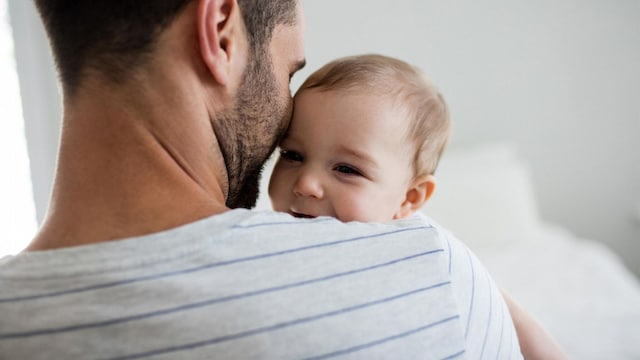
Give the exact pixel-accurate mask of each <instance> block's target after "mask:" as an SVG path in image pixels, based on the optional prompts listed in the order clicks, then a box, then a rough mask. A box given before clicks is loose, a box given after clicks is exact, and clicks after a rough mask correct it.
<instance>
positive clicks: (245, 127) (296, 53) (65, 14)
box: [36, 0, 304, 207]
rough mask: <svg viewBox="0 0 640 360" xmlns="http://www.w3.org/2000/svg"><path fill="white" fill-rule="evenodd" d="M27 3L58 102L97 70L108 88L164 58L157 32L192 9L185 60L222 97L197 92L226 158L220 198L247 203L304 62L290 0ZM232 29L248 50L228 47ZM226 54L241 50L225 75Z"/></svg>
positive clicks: (297, 13)
mask: <svg viewBox="0 0 640 360" xmlns="http://www.w3.org/2000/svg"><path fill="white" fill-rule="evenodd" d="M36 4H37V7H38V10H39V12H40V14H41V17H42V18H43V21H44V24H45V27H46V29H47V32H48V34H49V38H50V41H51V45H52V48H53V52H54V57H55V59H56V64H57V66H58V69H59V73H60V79H61V82H62V85H63V89H64V93H65V101H68V100H70V99H71V100H73V99H74V97H75V96H76V94H78V93H81V92H82V91H83V86H84V85H85V84H86V83H87V80H88V79H91V78H96V77H97V78H99V79H100V80H101V81H103V82H106V83H108V84H109V85H112V86H113V87H114V88H117V87H118V86H120V85H122V84H125V83H126V82H127V81H131V79H132V78H133V77H134V76H135V75H136V73H137V72H139V71H144V69H145V68H147V67H149V66H150V65H151V64H153V63H154V62H155V61H158V57H159V56H165V57H167V56H171V54H169V55H167V52H165V53H163V55H160V54H159V53H158V51H157V49H158V48H160V47H161V43H162V42H163V41H164V40H163V35H164V34H165V33H166V32H167V29H168V28H170V27H171V26H172V24H173V23H174V22H175V20H176V19H177V18H179V17H180V16H182V15H183V14H184V13H185V11H190V12H192V13H193V14H190V15H193V18H194V19H196V21H194V26H193V29H191V30H192V32H193V40H194V41H193V43H194V44H197V45H195V46H194V47H198V49H196V50H195V51H193V54H194V59H193V61H192V62H193V63H194V64H197V65H194V67H196V66H198V70H197V71H199V73H198V74H199V76H201V78H202V83H203V86H202V88H203V89H204V88H206V87H207V86H209V88H210V87H211V86H210V84H214V86H217V87H218V88H224V89H223V90H222V91H221V92H220V93H221V94H223V95H224V94H225V92H226V93H228V94H229V96H230V98H231V100H230V101H228V102H227V103H225V104H224V106H221V105H220V103H221V101H219V100H218V99H216V100H211V99H210V98H211V97H212V94H213V92H209V91H203V92H202V93H203V94H204V97H207V96H209V99H206V100H207V101H209V102H210V103H214V102H216V104H215V105H211V104H207V106H208V109H207V111H208V112H209V120H210V122H211V128H212V130H213V132H214V133H215V135H216V138H217V141H218V146H219V148H220V153H221V154H222V156H223V158H224V161H225V166H226V173H227V174H226V175H227V181H228V184H224V185H225V186H226V189H225V190H226V197H227V198H226V200H227V201H226V202H227V206H229V207H250V206H253V205H254V203H255V199H256V198H257V189H258V186H257V181H258V179H259V176H260V171H261V168H262V165H263V163H264V161H265V160H266V159H267V157H268V155H269V154H270V152H271V151H272V150H273V148H274V147H275V144H276V142H277V140H278V138H279V137H281V135H282V133H283V132H284V130H285V129H286V127H287V125H288V122H289V118H290V113H291V103H292V99H291V95H290V91H289V80H290V77H291V75H292V74H293V73H294V72H295V71H296V70H298V69H299V67H301V66H302V64H303V60H304V54H303V45H302V32H303V30H302V13H301V9H300V6H301V5H300V3H299V0H269V1H262V0H154V1H128V0H110V1H104V0H99V1H93V0H36ZM188 35H189V36H190V35H191V34H188ZM239 37H243V39H242V40H243V42H244V43H246V47H247V48H248V50H247V51H246V52H245V53H243V52H242V51H239V49H242V47H243V46H244V45H240V46H237V43H239V41H236V40H237V39H239ZM232 57H233V58H234V59H237V58H242V59H240V60H239V61H236V60H233V61H236V64H241V65H242V69H243V71H242V72H241V73H238V72H229V71H227V72H226V73H225V71H226V70H227V67H229V65H228V63H230V62H231V61H232ZM160 61H161V60H160ZM188 63H189V64H191V61H190V62H188ZM236 67H237V66H236ZM202 69H205V70H204V72H205V74H204V75H201V73H202V71H201V70H202ZM228 76H235V78H228ZM232 85H233V86H232ZM225 87H226V88H225ZM215 94H218V93H215Z"/></svg>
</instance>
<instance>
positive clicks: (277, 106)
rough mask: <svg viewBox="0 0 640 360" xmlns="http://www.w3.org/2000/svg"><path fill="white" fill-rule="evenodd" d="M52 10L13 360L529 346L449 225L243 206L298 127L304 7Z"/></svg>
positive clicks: (11, 341) (4, 290) (16, 287)
mask: <svg viewBox="0 0 640 360" xmlns="http://www.w3.org/2000/svg"><path fill="white" fill-rule="evenodd" d="M37 5H38V9H39V11H40V13H41V16H42V18H43V20H44V23H45V26H46V29H47V31H48V33H49V37H50V39H51V44H52V47H53V51H54V54H55V57H56V62H57V65H58V69H59V72H60V77H61V82H62V86H63V90H64V108H65V110H64V125H63V132H62V141H61V147H60V153H59V160H58V169H57V174H56V181H55V185H54V190H53V194H52V198H51V206H50V209H49V212H48V214H47V217H46V220H45V222H44V224H43V226H42V228H41V229H40V231H39V233H38V234H37V236H36V237H35V239H34V240H33V241H32V243H31V244H30V245H29V247H28V249H27V251H26V252H24V253H22V254H20V255H18V256H15V257H11V258H8V259H4V260H3V261H2V262H0V314H2V316H1V317H0V357H2V358H5V357H8V358H20V359H22V358H25V359H26V358H28V359H39V358H47V359H50V358H53V359H60V358H64V359H69V358H117V359H132V358H146V357H154V358H223V359H227V358H328V357H334V356H340V355H349V356H353V357H359V358H360V357H361V358H371V357H377V358H415V357H420V358H423V357H426V358H454V357H465V356H466V357H469V358H477V357H482V356H490V357H498V356H500V357H502V358H519V357H520V353H519V348H518V342H517V338H516V336H515V333H514V330H513V323H512V322H511V318H510V316H509V313H508V311H507V308H506V307H505V305H504V302H503V300H502V297H501V296H500V293H499V291H497V290H496V289H495V286H494V284H493V281H492V280H491V279H490V277H489V276H488V275H487V273H486V271H485V270H484V269H483V268H482V266H481V265H479V263H478V262H477V261H476V260H475V257H473V256H472V255H471V254H470V252H469V251H468V250H467V249H466V248H465V247H464V246H463V245H462V244H460V243H459V242H458V241H457V240H455V239H453V238H452V237H450V236H448V235H447V233H446V232H445V231H444V230H442V229H440V228H439V227H437V226H436V225H433V224H427V223H425V222H424V221H422V220H409V221H404V222H400V221H399V222H397V223H394V224H387V225H383V224H377V225H376V224H359V223H351V224H342V223H339V222H337V221H335V220H332V219H329V218H319V219H295V218H293V217H290V216H289V215H286V214H276V213H268V212H267V213H254V212H251V211H248V210H244V209H237V210H230V209H233V208H242V207H251V206H252V205H253V204H254V203H255V200H256V198H257V189H258V187H257V183H258V180H259V177H260V171H261V167H262V165H263V163H264V161H265V160H266V159H267V157H268V155H269V154H270V153H271V152H272V150H273V149H274V146H275V144H276V143H277V140H278V139H279V138H280V136H281V135H282V134H283V132H284V131H285V129H286V128H287V125H288V121H289V117H290V114H291V95H290V92H289V80H290V78H291V76H292V75H293V74H294V73H295V72H296V71H297V70H298V69H299V68H300V67H302V66H303V65H304V51H303V40H302V34H303V18H302V9H301V5H300V4H299V3H298V2H297V1H295V0H270V1H260V0H163V1H160V0H156V1H148V2H147V1H144V2H142V1H87V0H37Z"/></svg>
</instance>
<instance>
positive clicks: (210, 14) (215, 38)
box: [198, 0, 246, 85]
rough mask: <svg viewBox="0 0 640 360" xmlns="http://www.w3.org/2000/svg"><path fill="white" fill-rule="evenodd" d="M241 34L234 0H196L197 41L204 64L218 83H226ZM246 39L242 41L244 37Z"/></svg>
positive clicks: (242, 29) (240, 18)
mask: <svg viewBox="0 0 640 360" xmlns="http://www.w3.org/2000/svg"><path fill="white" fill-rule="evenodd" d="M242 37H245V39H246V34H245V32H244V23H243V21H242V17H241V16H240V9H239V7H238V2H237V0H199V3H198V40H199V43H200V53H201V56H202V60H203V61H204V64H205V65H206V67H207V68H208V69H209V71H210V72H211V75H212V76H213V77H214V78H215V80H216V81H217V82H218V83H219V84H221V85H228V84H229V81H230V79H231V74H232V73H233V72H234V69H233V67H234V65H235V62H236V61H238V60H241V61H242V63H243V66H244V62H245V61H246V59H240V58H239V57H241V56H240V55H239V54H238V52H239V51H238V50H239V46H240V41H241V40H242ZM245 41H246V40H245Z"/></svg>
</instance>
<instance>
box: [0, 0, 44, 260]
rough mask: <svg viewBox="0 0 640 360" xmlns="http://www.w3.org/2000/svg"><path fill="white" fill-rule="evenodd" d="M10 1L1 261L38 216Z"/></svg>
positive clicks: (3, 49)
mask: <svg viewBox="0 0 640 360" xmlns="http://www.w3.org/2000/svg"><path fill="white" fill-rule="evenodd" d="M7 6H8V5H7V0H0V79H2V80H0V166H2V174H1V175H0V258H1V257H3V256H4V255H7V254H16V253H18V252H20V251H21V250H22V249H23V248H24V247H25V246H27V244H28V243H29V241H30V240H31V238H32V237H33V236H34V235H35V232H36V229H37V224H36V213H35V204H34V201H33V191H32V187H31V174H30V171H29V157H28V153H27V143H26V138H25V131H24V121H23V117H22V103H21V100H20V88H19V84H18V76H17V73H16V64H15V56H14V48H13V37H12V36H11V27H10V25H9V15H8V7H7Z"/></svg>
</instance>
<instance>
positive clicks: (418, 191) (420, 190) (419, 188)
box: [393, 175, 436, 219]
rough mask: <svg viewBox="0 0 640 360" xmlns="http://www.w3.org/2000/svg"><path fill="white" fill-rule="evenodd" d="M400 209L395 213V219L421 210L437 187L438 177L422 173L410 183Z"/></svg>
mask: <svg viewBox="0 0 640 360" xmlns="http://www.w3.org/2000/svg"><path fill="white" fill-rule="evenodd" d="M409 185H410V186H409V188H408V189H407V193H406V194H405V198H404V201H403V202H402V205H400V209H398V211H397V212H396V213H395V214H394V215H393V218H394V219H404V218H407V217H409V216H410V215H411V214H413V213H414V212H416V211H418V210H420V208H422V206H423V205H424V204H425V203H426V202H427V200H429V198H430V197H431V195H433V192H434V191H435V189H436V178H435V177H434V176H433V175H421V176H418V177H416V178H415V179H413V181H412V182H411V183H410V184H409Z"/></svg>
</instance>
